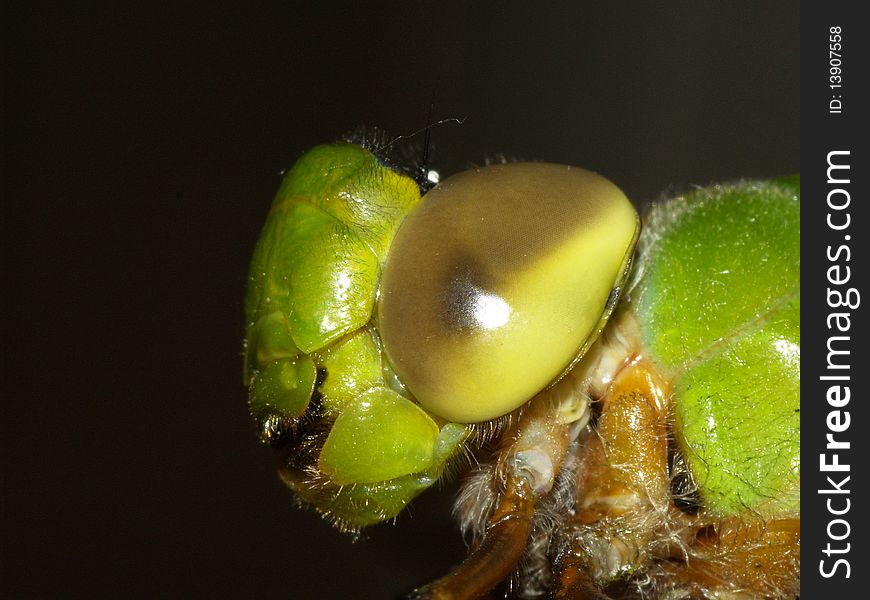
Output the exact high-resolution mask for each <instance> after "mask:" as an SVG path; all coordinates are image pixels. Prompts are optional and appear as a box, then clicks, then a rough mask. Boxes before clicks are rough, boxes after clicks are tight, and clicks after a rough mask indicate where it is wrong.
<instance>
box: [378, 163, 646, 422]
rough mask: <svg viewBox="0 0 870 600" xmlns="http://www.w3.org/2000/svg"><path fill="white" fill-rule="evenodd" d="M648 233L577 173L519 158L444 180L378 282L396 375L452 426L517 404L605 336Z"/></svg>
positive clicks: (599, 183) (403, 230) (604, 188)
mask: <svg viewBox="0 0 870 600" xmlns="http://www.w3.org/2000/svg"><path fill="white" fill-rule="evenodd" d="M639 226H640V225H639V219H638V217H637V213H636V212H635V210H634V208H633V207H632V205H631V203H630V202H629V201H628V199H627V198H626V197H625V195H624V194H623V193H622V192H621V191H620V190H619V188H617V187H616V186H615V185H613V184H612V183H611V182H609V181H608V180H606V179H604V178H603V177H600V176H598V175H596V174H595V173H591V172H589V171H586V170H583V169H579V168H576V167H567V166H562V165H554V164H543V163H514V164H507V165H496V166H490V167H486V168H482V169H477V170H472V171H466V172H464V173H460V174H458V175H455V176H453V177H450V178H448V179H446V180H444V181H443V182H442V183H441V184H439V185H438V186H436V187H435V188H433V189H432V190H431V191H430V192H429V193H428V194H426V196H425V197H424V198H423V202H421V203H420V204H419V205H418V206H417V207H416V208H415V209H414V210H413V211H412V212H411V213H410V214H409V215H408V217H407V218H406V219H405V221H404V222H403V223H402V225H401V227H400V228H399V231H398V233H397V235H396V238H395V239H394V241H393V244H392V246H391V248H390V253H389V258H388V260H387V264H386V267H385V270H384V274H383V279H382V281H381V289H380V296H379V300H378V321H379V330H380V334H381V338H382V341H383V345H384V349H385V351H386V354H387V357H388V358H389V360H390V362H391V363H392V366H393V368H394V369H395V370H396V372H397V373H398V375H399V377H400V378H401V379H402V381H403V382H404V383H405V385H406V386H407V387H408V389H409V390H410V391H411V393H413V394H414V396H415V397H416V398H417V400H419V402H420V403H421V404H422V405H423V407H424V408H426V409H427V410H429V411H431V412H432V413H434V414H436V415H438V416H440V417H443V418H445V419H448V420H451V421H455V422H461V423H474V422H480V421H486V420H489V419H493V418H496V417H499V416H501V415H504V414H507V413H508V412H510V411H512V410H513V409H515V408H517V407H519V406H521V405H522V404H524V403H525V402H526V401H528V400H529V399H531V398H532V397H533V396H534V395H535V394H536V393H537V392H539V391H540V390H542V389H544V388H545V387H546V386H547V385H548V384H550V383H551V382H553V381H554V380H556V379H558V378H559V377H560V376H561V375H562V374H563V373H564V372H565V370H566V369H567V368H569V367H570V366H571V365H572V364H573V362H574V361H575V360H576V359H577V358H578V357H579V356H581V355H582V354H583V353H584V352H585V351H586V348H587V347H588V345H589V344H590V343H591V342H592V341H594V339H595V338H596V337H597V336H598V334H599V333H600V331H601V329H602V327H603V326H604V323H605V322H606V319H607V317H608V316H609V314H610V311H611V310H612V308H613V302H614V300H615V297H616V295H617V293H618V288H619V286H621V285H622V283H623V281H624V279H625V277H626V274H627V272H628V266H629V263H630V260H631V255H632V252H633V250H634V245H635V242H636V240H637V235H638V231H639Z"/></svg>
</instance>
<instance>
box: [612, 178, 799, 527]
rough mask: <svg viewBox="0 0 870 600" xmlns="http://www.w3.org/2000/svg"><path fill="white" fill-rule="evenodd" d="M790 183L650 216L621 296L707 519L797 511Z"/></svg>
mask: <svg viewBox="0 0 870 600" xmlns="http://www.w3.org/2000/svg"><path fill="white" fill-rule="evenodd" d="M798 181H799V180H797V179H796V178H789V179H783V180H778V181H773V182H768V183H762V182H743V183H738V184H734V185H723V186H712V187H709V188H705V189H701V190H698V191H695V192H693V193H691V194H689V195H687V196H686V197H685V198H681V199H677V200H673V201H671V202H668V203H665V204H661V205H657V206H654V207H653V208H652V210H651V211H650V214H649V215H648V217H647V219H646V222H645V231H644V234H643V235H642V237H641V242H640V245H639V256H638V260H637V264H638V266H639V268H638V270H637V271H636V273H635V277H634V285H633V287H632V288H631V290H630V293H629V301H630V303H631V310H632V311H633V313H634V314H635V316H636V321H637V323H638V325H639V327H640V331H641V338H642V343H643V347H644V352H645V353H647V355H648V356H649V357H650V358H651V359H652V360H654V361H655V362H656V363H657V364H658V366H659V367H660V368H661V369H662V371H663V372H664V373H665V374H666V375H667V376H668V377H669V378H670V380H671V382H672V386H673V392H674V401H673V406H674V417H675V423H674V428H675V433H676V437H677V441H678V443H679V444H680V446H681V449H682V450H683V452H684V454H685V456H686V459H687V462H688V465H689V468H690V470H691V472H692V474H693V476H694V478H695V481H696V483H697V484H698V487H699V490H700V493H701V496H702V500H703V502H704V506H705V507H706V510H709V511H710V512H711V513H713V514H717V515H720V516H721V515H728V514H735V513H737V512H740V511H743V510H745V509H752V510H757V511H761V512H771V513H783V512H786V513H791V512H795V511H796V510H799V499H798V493H797V492H798V490H799V482H800V197H799V185H798Z"/></svg>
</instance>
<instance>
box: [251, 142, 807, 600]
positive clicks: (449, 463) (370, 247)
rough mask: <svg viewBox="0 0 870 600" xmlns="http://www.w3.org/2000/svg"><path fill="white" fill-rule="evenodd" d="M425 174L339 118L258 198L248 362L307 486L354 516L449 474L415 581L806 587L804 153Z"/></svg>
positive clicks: (296, 484) (360, 517)
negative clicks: (263, 203) (617, 170)
mask: <svg viewBox="0 0 870 600" xmlns="http://www.w3.org/2000/svg"><path fill="white" fill-rule="evenodd" d="M433 179H434V178H433V177H426V176H420V175H419V173H417V172H415V171H414V170H413V169H410V168H403V167H399V166H396V163H394V162H391V160H390V159H389V158H388V157H386V156H385V155H384V152H383V146H380V145H377V144H372V143H366V142H365V141H361V140H349V141H341V142H337V143H332V144H324V145H321V146H317V147H315V148H312V149H311V150H309V151H307V152H306V153H305V154H304V155H302V156H301V157H300V158H299V159H298V160H297V162H296V163H295V164H294V165H293V167H292V168H291V169H290V170H289V171H288V172H287V173H286V175H285V176H284V178H283V181H282V183H281V185H280V188H279V190H278V192H277V194H276V196H275V198H274V200H273V202H272V205H271V209H270V210H269V213H268V216H267V218H266V221H265V225H264V227H263V230H262V233H261V235H260V237H259V240H258V242H257V244H256V248H255V250H254V255H253V259H252V261H251V268H250V276H249V280H248V287H247V293H246V298H245V313H246V332H245V345H244V368H243V377H244V383H245V385H246V386H247V387H248V389H249V394H248V396H249V400H248V402H249V407H250V412H251V414H252V416H253V418H254V420H255V422H256V423H257V427H258V431H259V435H260V438H261V439H262V441H263V442H264V443H265V444H267V445H269V446H270V447H271V448H272V449H273V450H274V453H275V454H276V456H277V458H278V465H279V466H278V474H279V477H280V478H281V479H282V480H283V482H284V483H285V484H286V485H287V486H288V487H289V488H290V489H291V490H292V491H293V493H294V494H295V496H296V497H297V498H298V499H299V501H300V502H301V503H303V504H306V505H308V506H310V507H313V508H314V509H315V510H316V511H318V513H319V514H321V515H322V516H323V518H324V519H325V520H326V521H327V522H329V523H330V524H332V525H333V526H335V527H337V528H338V529H340V530H342V531H346V532H349V533H351V534H354V533H358V532H359V531H360V530H361V529H363V528H365V527H369V526H372V525H375V524H377V523H381V522H384V521H388V520H390V519H393V518H394V517H396V515H398V514H399V513H401V512H402V511H403V510H404V509H405V508H406V506H407V505H408V504H409V503H410V502H411V501H412V500H413V499H414V498H415V497H416V496H417V495H419V494H421V493H423V492H425V490H426V489H428V488H429V487H431V486H432V485H433V484H434V483H435V482H437V481H438V480H439V479H441V478H442V477H444V476H445V474H446V473H453V472H457V471H458V472H460V473H462V478H461V481H462V483H461V487H460V490H459V492H458V494H457V500H456V507H455V508H456V511H455V512H456V514H457V516H458V520H459V525H460V527H461V529H462V530H463V532H465V533H466V534H467V536H468V537H469V538H470V539H471V540H472V543H471V546H470V550H469V553H468V556H467V557H466V559H465V560H464V561H463V562H462V563H461V564H459V565H457V566H456V567H455V568H454V570H453V571H452V572H450V573H447V574H445V575H444V576H443V577H442V578H440V579H438V580H436V581H433V582H431V583H430V584H428V585H425V586H423V587H421V588H419V589H417V590H413V591H412V592H411V596H412V597H414V598H433V599H434V598H439V599H440V598H445V599H446V598H469V599H470V598H478V597H481V596H485V595H486V594H489V593H492V592H493V590H497V591H498V593H499V594H503V595H506V596H509V597H522V598H534V597H551V598H560V599H562V598H564V599H571V598H575V599H584V598H663V599H664V598H667V599H676V598H722V597H728V598H794V597H797V596H798V595H799V582H800V580H799V567H800V498H799V492H800V391H799V384H800V180H799V177H798V176H792V177H781V178H775V179H769V180H742V181H737V182H731V183H723V184H714V185H710V186H707V187H698V188H694V189H692V190H691V191H689V192H687V193H685V194H683V195H678V196H676V197H673V198H669V199H666V200H662V201H660V202H656V203H654V204H653V205H652V206H651V208H650V209H649V210H648V211H646V213H645V214H644V216H643V217H642V218H641V217H640V216H638V214H637V213H636V211H635V209H634V208H633V205H632V204H631V202H629V200H628V199H627V198H626V197H625V195H624V194H623V192H622V191H621V190H620V189H619V188H618V187H617V186H616V185H615V184H614V183H612V182H610V181H608V180H607V179H605V178H604V177H601V176H600V175H598V174H595V173H593V172H590V171H587V170H585V169H581V168H578V167H573V166H565V165H556V164H549V163H533V162H532V163H501V164H491V165H487V166H484V167H480V168H474V169H470V170H467V171H464V172H461V173H458V174H455V175H452V176H450V177H447V178H446V179H444V180H442V181H440V182H439V183H437V185H434V187H433V185H432V180H433Z"/></svg>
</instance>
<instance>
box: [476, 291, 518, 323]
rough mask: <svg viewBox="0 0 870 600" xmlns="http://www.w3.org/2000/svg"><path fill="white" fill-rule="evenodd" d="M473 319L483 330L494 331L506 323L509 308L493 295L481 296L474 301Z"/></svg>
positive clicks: (509, 311) (509, 314)
mask: <svg viewBox="0 0 870 600" xmlns="http://www.w3.org/2000/svg"><path fill="white" fill-rule="evenodd" d="M472 311H473V314H474V319H475V321H477V324H478V325H479V326H480V327H483V328H484V329H496V328H498V327H501V326H502V325H504V324H506V323H507V322H508V319H509V318H510V316H511V307H510V306H509V305H508V303H507V302H505V301H504V300H502V299H501V298H499V297H498V296H496V295H494V294H481V295H480V296H478V297H477V298H475V299H474V305H473V308H472Z"/></svg>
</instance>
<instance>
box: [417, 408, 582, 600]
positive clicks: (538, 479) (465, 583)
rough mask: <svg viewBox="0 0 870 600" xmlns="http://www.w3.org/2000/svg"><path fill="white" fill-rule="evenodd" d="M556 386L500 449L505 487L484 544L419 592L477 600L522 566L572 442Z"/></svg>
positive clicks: (500, 479)
mask: <svg viewBox="0 0 870 600" xmlns="http://www.w3.org/2000/svg"><path fill="white" fill-rule="evenodd" d="M560 409H561V406H560V404H559V402H558V400H557V398H556V397H554V394H553V393H552V392H551V391H545V392H542V393H541V394H539V395H538V396H536V397H535V398H534V399H533V400H532V401H531V403H530V405H529V407H528V408H527V409H526V410H525V412H523V414H522V416H521V417H520V421H519V423H518V425H517V427H516V428H515V429H514V430H513V431H512V432H511V434H510V435H509V440H508V441H507V446H506V448H505V449H503V450H502V451H501V452H500V453H499V457H500V458H499V464H498V465H497V466H496V469H495V471H494V476H495V478H496V482H494V483H495V484H496V487H498V488H500V492H499V495H498V499H497V503H496V505H495V507H494V510H493V511H492V514H490V515H489V518H488V520H487V525H486V529H485V532H484V536H483V539H482V541H481V542H480V544H478V545H477V547H476V548H475V549H474V550H473V551H472V553H471V554H470V555H469V556H468V558H466V559H465V561H464V562H463V563H462V564H461V565H459V566H458V567H457V568H456V569H455V570H454V571H453V572H451V573H449V574H448V575H446V576H445V577H442V578H441V579H438V580H437V581H434V582H432V583H430V584H428V585H426V586H424V587H423V588H421V589H419V590H417V591H416V592H415V593H414V594H413V597H414V598H421V599H423V598H426V599H432V600H435V599H438V600H447V599H451V600H458V599H467V600H471V599H474V598H479V597H480V596H482V595H484V594H486V593H487V592H489V591H490V590H492V588H494V587H495V586H496V585H498V584H499V583H500V582H502V581H503V580H504V579H506V578H507V577H508V576H509V575H510V574H511V573H512V572H513V570H514V569H515V568H516V565H517V561H519V559H520V557H521V556H522V555H523V552H525V550H526V545H527V543H528V540H529V533H530V531H531V525H532V516H533V514H534V511H535V506H536V504H537V502H538V500H539V499H540V498H541V497H542V496H544V495H546V494H547V493H548V492H549V491H550V488H551V486H552V484H553V482H554V480H555V477H556V474H557V472H558V469H559V465H561V464H562V462H563V460H564V457H565V451H566V449H567V447H568V444H569V442H570V440H569V435H568V433H569V429H570V425H569V424H567V423H564V422H563V420H562V419H561V418H560V414H561V411H560Z"/></svg>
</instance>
